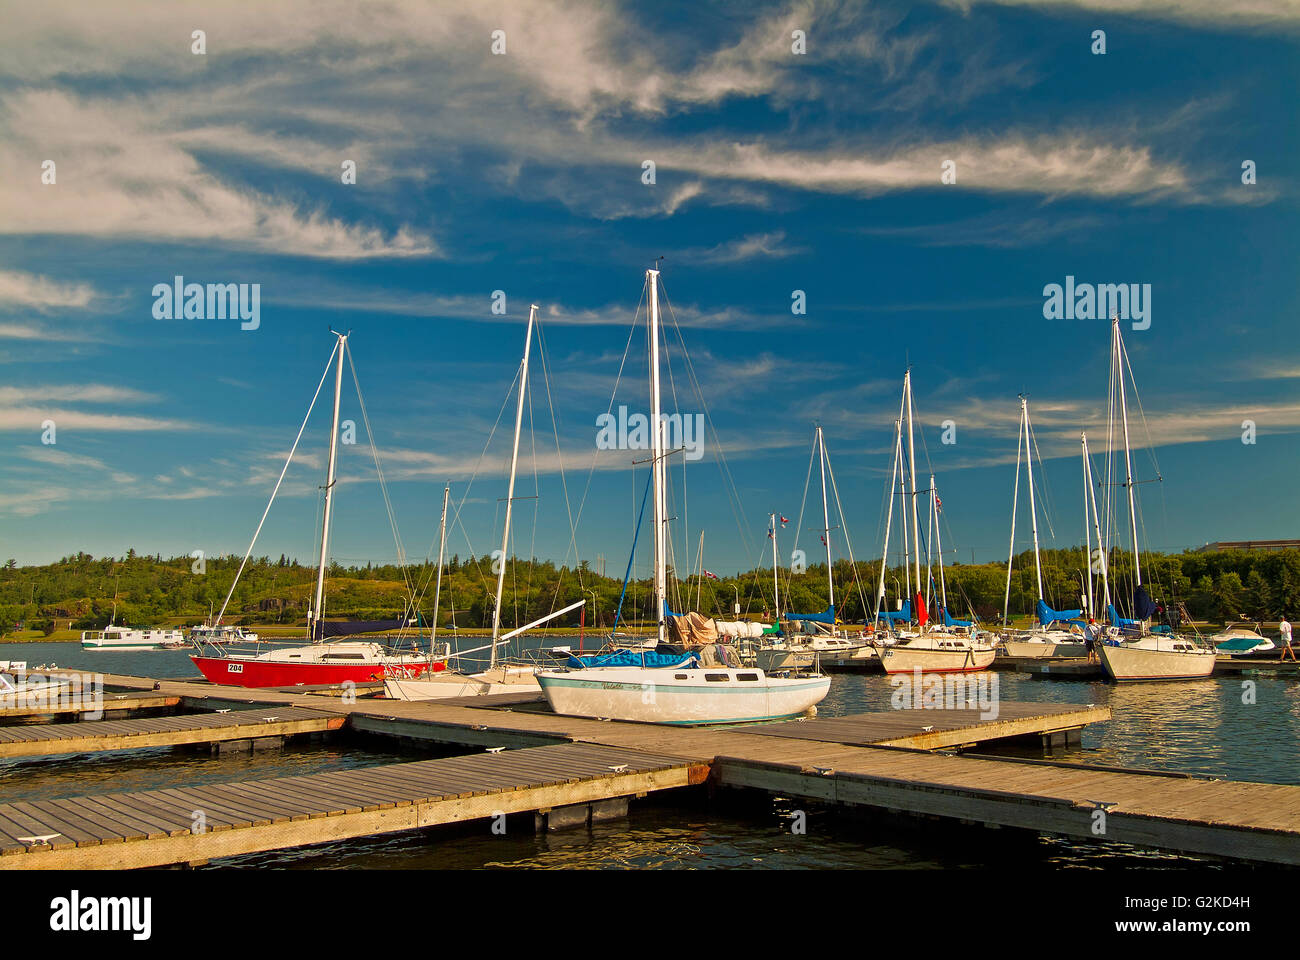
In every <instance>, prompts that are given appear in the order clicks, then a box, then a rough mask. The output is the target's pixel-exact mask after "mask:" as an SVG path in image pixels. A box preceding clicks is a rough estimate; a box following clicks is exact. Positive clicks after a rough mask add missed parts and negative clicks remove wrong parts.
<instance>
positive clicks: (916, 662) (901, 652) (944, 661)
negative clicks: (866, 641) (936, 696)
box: [877, 643, 997, 673]
mask: <svg viewBox="0 0 1300 960" xmlns="http://www.w3.org/2000/svg"><path fill="white" fill-rule="evenodd" d="M877 652H878V653H879V654H880V662H881V664H882V665H883V666H884V668H885V672H886V673H912V672H914V671H916V670H920V671H921V672H922V673H974V672H976V671H979V670H987V669H988V668H989V666H990V664H992V663H993V658H994V657H995V656H996V655H997V651H996V650H994V649H993V648H992V647H988V648H979V647H967V648H961V647H958V648H935V647H913V646H911V645H910V644H906V643H900V644H896V645H894V646H892V647H884V646H882V647H880V648H879V649H878V651H877Z"/></svg>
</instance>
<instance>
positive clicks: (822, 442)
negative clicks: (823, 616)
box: [817, 426, 835, 633]
mask: <svg viewBox="0 0 1300 960" xmlns="http://www.w3.org/2000/svg"><path fill="white" fill-rule="evenodd" d="M817 447H818V449H819V450H820V451H821V458H822V530H823V534H822V543H824V544H826V592H827V595H828V596H829V597H830V599H831V621H832V622H831V632H832V633H834V632H835V623H834V620H835V573H834V570H833V569H832V566H831V517H830V512H829V510H828V509H827V506H826V438H825V437H823V436H822V428H821V427H820V426H819V427H818V428H817Z"/></svg>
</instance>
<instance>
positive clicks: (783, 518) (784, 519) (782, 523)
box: [781, 517, 790, 530]
mask: <svg viewBox="0 0 1300 960" xmlns="http://www.w3.org/2000/svg"><path fill="white" fill-rule="evenodd" d="M789 522H790V521H789V520H787V519H786V518H785V517H782V518H781V529H782V530H784V529H785V525H786V524H787V523H789Z"/></svg>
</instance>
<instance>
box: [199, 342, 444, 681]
mask: <svg viewBox="0 0 1300 960" xmlns="http://www.w3.org/2000/svg"><path fill="white" fill-rule="evenodd" d="M335 336H336V337H337V338H338V341H337V342H336V343H335V345H334V353H332V354H331V355H330V363H334V362H335V357H336V355H337V367H336V373H335V378H334V419H333V423H332V426H331V429H330V452H329V468H328V470H327V473H326V480H325V512H324V516H323V519H322V522H321V543H320V566H319V568H318V570H317V572H316V593H315V603H314V604H313V606H312V608H311V610H309V611H308V614H307V638H306V639H307V640H308V641H310V642H309V643H307V644H299V645H296V646H291V645H288V644H285V645H281V644H268V643H266V642H265V641H261V640H258V641H256V642H254V643H251V644H249V643H247V642H246V641H245V642H241V641H243V640H244V634H243V631H240V630H238V629H236V628H232V627H229V626H222V625H221V616H222V615H223V614H224V613H225V610H226V606H227V605H229V603H230V598H231V596H232V595H233V594H234V592H235V584H236V583H238V582H239V576H240V574H242V573H243V572H244V566H245V564H247V563H248V558H249V557H250V556H251V555H252V553H253V547H254V545H255V544H256V543H257V536H258V534H259V533H261V531H262V524H264V523H265V522H266V516H267V514H268V513H269V512H270V510H271V504H272V503H274V502H275V495H276V493H278V492H279V490H280V484H281V483H282V482H283V481H284V475H285V473H286V471H287V470H288V469H289V463H290V462H292V460H293V455H294V452H295V451H296V450H297V449H298V441H299V440H301V439H302V434H303V430H305V429H306V427H307V421H308V419H310V418H311V411H312V408H313V407H315V405H316V400H317V399H318V398H319V397H320V392H321V388H322V387H324V385H325V380H326V378H327V377H328V376H329V367H330V364H329V363H327V364H326V366H325V373H324V374H322V376H321V382H320V384H319V385H318V386H317V387H316V396H314V397H313V398H312V402H311V406H309V407H308V408H307V416H306V417H305V418H303V422H302V427H300V428H299V430H298V436H297V438H296V439H295V440H294V442H293V448H292V449H291V450H290V451H289V456H288V459H286V460H285V464H284V469H283V470H281V471H280V479H279V480H277V481H276V484H275V489H274V490H273V491H272V492H271V499H270V501H269V502H268V503H267V505H266V510H265V511H264V512H263V513H262V521H261V523H259V524H258V525H257V531H256V532H255V533H254V534H253V542H252V543H250V544H249V546H248V553H246V554H245V555H244V561H243V563H241V564H240V565H239V571H238V572H237V573H236V574H235V580H234V582H233V583H231V585H230V592H229V593H228V594H227V595H226V601H225V603H223V604H222V606H221V613H220V614H218V615H217V617H216V622H215V624H214V625H213V626H211V627H208V628H204V629H201V630H200V629H196V630H194V631H192V632H191V634H190V639H191V640H192V641H193V643H194V645H195V646H196V647H197V648H198V651H199V652H198V653H197V654H195V655H193V656H191V657H190V659H191V660H193V661H194V665H195V666H196V667H198V668H199V670H200V672H202V674H203V676H204V677H205V678H207V679H208V680H210V681H212V682H213V683H221V684H226V685H231V686H239V687H294V686H307V685H315V684H341V683H348V682H351V683H369V682H373V681H376V680H382V679H383V678H384V675H385V670H388V671H390V672H399V673H400V674H401V675H404V676H408V677H419V676H422V675H424V674H425V673H428V672H430V671H437V670H442V669H445V668H446V665H447V664H446V659H445V658H442V659H437V658H435V657H433V656H431V655H430V654H428V653H421V652H419V651H417V650H415V649H414V644H412V649H411V650H410V651H409V652H405V653H403V652H397V651H392V650H388V649H386V648H385V647H384V646H383V644H381V643H379V642H377V641H375V640H369V639H362V640H347V639H339V638H342V637H347V636H355V635H357V634H360V633H373V632H376V631H379V630H387V629H393V628H398V629H400V628H402V627H405V626H406V623H405V622H404V621H399V620H391V621H353V622H345V623H334V622H327V621H325V619H324V611H325V566H326V562H327V559H328V556H329V535H330V521H331V519H332V507H333V501H334V483H335V473H336V467H337V459H338V437H339V400H340V397H341V394H342V390H343V356H344V354H345V353H346V352H347V341H348V335H347V334H343V333H336V334H335ZM372 442H373V441H372ZM381 482H382V475H381Z"/></svg>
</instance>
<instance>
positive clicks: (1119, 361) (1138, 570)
mask: <svg viewBox="0 0 1300 960" xmlns="http://www.w3.org/2000/svg"><path fill="white" fill-rule="evenodd" d="M1111 326H1112V327H1113V328H1114V330H1115V377H1116V381H1117V382H1118V384H1119V408H1120V413H1121V415H1122V416H1123V418H1124V486H1126V487H1127V488H1128V519H1129V524H1130V525H1131V527H1132V530H1133V576H1134V577H1135V582H1136V585H1137V586H1139V587H1140V586H1142V558H1141V556H1140V554H1139V552H1138V527H1137V509H1136V506H1135V504H1134V500H1133V456H1132V452H1131V451H1130V450H1129V443H1128V399H1127V398H1126V397H1125V395H1124V393H1125V391H1124V359H1123V358H1124V346H1123V343H1122V341H1121V340H1120V336H1119V316H1118V315H1116V316H1115V317H1114V319H1112V320H1111Z"/></svg>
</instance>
